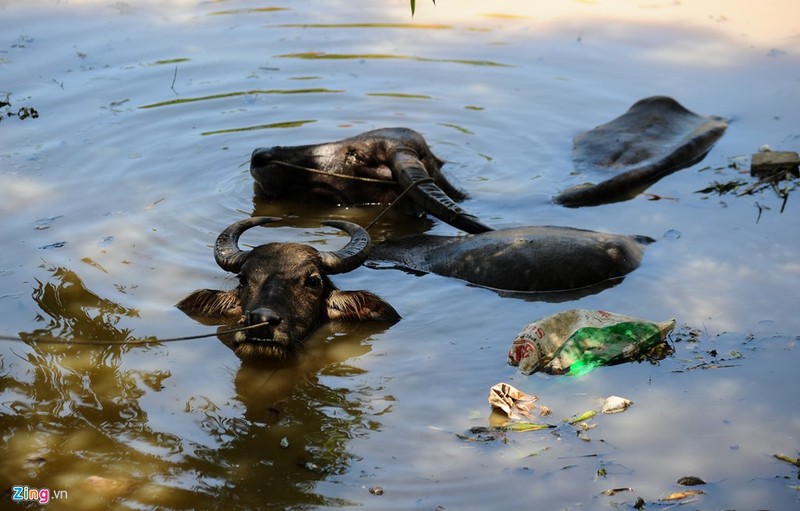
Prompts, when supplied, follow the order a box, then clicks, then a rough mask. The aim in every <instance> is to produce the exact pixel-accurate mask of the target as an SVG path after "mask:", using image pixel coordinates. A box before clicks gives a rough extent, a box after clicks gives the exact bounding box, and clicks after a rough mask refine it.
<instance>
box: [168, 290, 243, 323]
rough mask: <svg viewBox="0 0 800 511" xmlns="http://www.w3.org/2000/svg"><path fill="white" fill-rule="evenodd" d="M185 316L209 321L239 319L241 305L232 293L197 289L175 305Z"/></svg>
mask: <svg viewBox="0 0 800 511" xmlns="http://www.w3.org/2000/svg"><path fill="white" fill-rule="evenodd" d="M175 307H177V308H179V309H180V310H181V311H183V312H184V313H185V314H187V315H189V316H192V317H200V318H209V319H217V318H218V319H239V318H240V317H241V316H242V305H241V303H240V302H239V297H238V296H236V294H235V293H233V292H232V291H217V290H215V289H199V290H197V291H194V292H193V293H191V294H190V295H189V296H187V297H186V298H184V299H183V300H181V301H180V302H178V303H176V304H175Z"/></svg>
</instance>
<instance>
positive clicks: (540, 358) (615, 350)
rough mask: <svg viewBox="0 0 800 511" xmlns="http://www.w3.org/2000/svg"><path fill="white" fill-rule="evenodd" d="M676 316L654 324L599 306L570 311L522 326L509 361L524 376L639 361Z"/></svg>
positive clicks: (582, 371)
mask: <svg viewBox="0 0 800 511" xmlns="http://www.w3.org/2000/svg"><path fill="white" fill-rule="evenodd" d="M674 327H675V320H674V319H671V320H669V321H664V322H661V323H654V322H652V321H648V320H644V319H639V318H634V317H631V316H624V315H622V314H615V313H611V312H606V311H600V310H584V309H572V310H568V311H564V312H559V313H557V314H553V315H551V316H547V317H545V318H542V319H539V320H537V321H535V322H533V323H530V324H528V325H526V326H525V328H523V330H522V331H521V332H520V333H519V334H518V335H517V338H516V339H515V340H514V342H513V343H512V345H511V349H510V350H509V353H508V361H509V363H510V364H511V365H515V366H519V369H520V371H521V372H522V373H524V374H531V373H534V372H536V371H540V370H541V371H544V372H546V373H550V374H564V373H569V374H572V375H580V374H585V373H587V372H589V371H591V370H592V369H593V368H595V367H597V366H602V365H609V364H618V363H621V362H626V361H630V360H636V359H638V358H639V357H640V356H641V355H642V354H644V353H647V352H648V351H650V350H651V349H652V348H653V347H655V346H656V345H658V344H659V343H662V342H664V341H665V339H666V336H667V334H668V333H669V332H670V331H671V330H672V329H673V328H674Z"/></svg>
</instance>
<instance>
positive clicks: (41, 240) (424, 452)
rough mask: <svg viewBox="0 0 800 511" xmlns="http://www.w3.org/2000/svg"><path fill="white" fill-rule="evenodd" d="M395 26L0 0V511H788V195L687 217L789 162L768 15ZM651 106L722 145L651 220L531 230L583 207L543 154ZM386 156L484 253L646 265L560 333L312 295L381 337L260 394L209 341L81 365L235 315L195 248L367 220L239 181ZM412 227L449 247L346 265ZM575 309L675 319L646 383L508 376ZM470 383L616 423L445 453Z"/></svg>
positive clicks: (248, 11) (566, 9)
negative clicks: (618, 403)
mask: <svg viewBox="0 0 800 511" xmlns="http://www.w3.org/2000/svg"><path fill="white" fill-rule="evenodd" d="M417 4H418V5H417V13H416V16H415V17H414V18H413V19H412V18H411V17H410V13H409V6H408V2H407V1H405V0H392V1H385V2H374V1H370V2H366V1H364V2H333V1H325V0H316V1H293V2H288V1H283V0H276V1H275V2H257V3H256V2H244V1H236V0H231V1H206V2H197V1H188V0H184V1H173V2H160V1H159V2H156V1H147V2H112V1H106V0H103V1H100V0H98V1H91V0H89V1H81V0H72V1H62V2H57V1H52V2H46V1H29V0H26V1H22V0H19V1H13V0H12V1H8V0H6V1H0V100H3V101H4V102H6V103H10V105H6V106H3V107H2V109H0V112H2V115H3V118H2V121H0V212H1V214H2V220H1V221H0V222H1V224H0V225H2V231H1V232H2V234H0V236H1V237H2V251H0V334H2V335H4V336H21V337H23V338H25V339H26V340H27V342H19V341H17V342H14V341H2V342H0V438H2V440H1V441H0V488H2V493H0V499H1V500H0V508H2V509H23V508H38V504H35V503H32V502H30V501H26V502H15V501H14V495H13V491H12V487H13V486H23V487H24V486H27V487H28V488H29V489H32V488H35V489H48V490H49V491H50V495H51V498H50V502H49V503H48V506H51V507H52V508H54V509H81V510H86V509H152V508H158V509H284V508H291V509H309V508H317V507H349V506H360V507H362V508H364V509H398V510H399V509H403V510H406V509H427V510H433V509H448V510H453V509H489V508H500V507H502V508H507V509H522V508H526V509H632V508H633V506H636V505H637V502H638V508H641V507H642V505H644V506H645V507H646V508H647V509H652V508H656V509H662V508H666V507H667V506H668V505H670V504H668V503H667V502H661V501H659V499H661V498H664V497H665V496H668V495H669V494H671V493H673V492H676V491H681V490H684V489H685V488H684V487H681V486H679V485H678V484H677V483H676V481H677V480H678V479H679V478H681V477H684V476H690V475H691V476H697V477H700V478H702V479H703V480H705V481H706V483H707V484H706V485H703V486H700V487H694V488H699V489H702V491H703V492H704V493H703V494H698V495H695V496H693V497H687V498H686V499H684V500H682V501H680V502H686V501H690V502H689V503H688V504H687V505H686V506H681V508H687V509H689V508H690V509H741V510H744V509H772V510H787V509H798V506H799V504H800V491H799V490H798V485H800V480H799V479H798V468H796V467H794V466H792V465H791V464H789V463H787V462H784V461H781V460H778V459H776V458H774V457H773V455H774V454H785V455H787V456H790V457H797V456H798V450H800V406H798V405H800V397H798V396H800V384H799V383H798V381H800V379H798V378H797V369H796V368H797V366H798V364H800V347H798V341H799V339H800V337H799V336H800V314H799V313H798V309H799V308H800V307H799V306H800V299H798V288H799V287H800V262H798V249H800V230H799V229H798V225H800V224H799V222H798V215H800V195H798V194H797V193H794V194H792V193H789V196H788V200H786V201H785V203H784V200H783V199H782V198H781V197H780V196H779V195H778V194H777V193H776V191H775V190H773V189H766V190H764V191H761V192H759V193H757V194H754V195H746V196H742V197H737V196H736V194H735V193H727V194H723V195H720V194H717V193H713V192H707V193H697V191H698V190H702V189H705V188H709V187H712V186H716V185H717V184H718V183H726V182H730V181H734V180H741V181H745V182H750V181H749V180H750V179H751V178H750V177H749V176H748V175H747V169H748V166H749V156H750V155H751V154H752V153H753V152H755V151H757V150H758V149H759V147H761V146H762V145H764V144H768V145H769V146H771V147H772V148H774V149H776V150H791V151H797V150H800V8H798V6H797V3H796V1H795V0H776V1H772V2H761V3H758V4H754V3H752V2H745V1H738V0H737V1H712V0H698V1H696V2H672V1H660V0H655V1H649V2H640V1H620V2H612V1H604V0H597V1H563V2H549V1H544V0H542V1H531V0H526V1H521V0H519V1H507V2H484V1H479V0H471V1H462V2H452V1H451V2H448V1H446V0H443V1H440V2H437V5H436V6H433V5H432V4H431V2H426V1H420V2H417ZM652 95H670V96H672V97H674V98H676V99H677V100H678V101H680V102H681V103H682V104H684V105H685V106H686V107H687V108H689V109H691V110H693V111H695V112H698V113H701V114H714V115H720V116H724V117H726V118H728V119H729V120H730V126H729V128H728V131H727V133H726V134H725V136H724V137H723V138H722V139H721V140H720V142H719V143H718V144H717V145H716V146H715V147H714V148H713V149H712V151H711V152H710V153H709V154H708V156H707V157H706V158H705V159H704V160H703V161H702V162H700V163H698V164H697V165H694V166H693V167H690V168H688V169H685V170H683V171H680V172H678V173H675V174H673V175H671V176H669V177H667V178H665V179H663V180H662V181H661V182H659V183H657V184H656V185H654V186H653V187H651V188H650V189H649V190H648V191H649V192H650V193H651V194H653V195H652V196H640V197H638V198H636V199H634V200H631V201H628V202H622V203H617V204H610V205H606V206H600V207H592V208H584V209H567V208H563V207H559V206H556V205H554V204H552V202H551V200H550V198H551V197H552V196H553V195H555V194H556V193H558V192H559V191H561V190H563V189H564V188H566V187H567V186H569V185H573V184H577V183H581V182H583V181H586V180H592V179H595V180H596V178H594V177H592V176H580V175H575V174H574V173H573V172H572V163H571V149H572V138H573V137H574V136H575V135H577V134H579V133H581V132H583V131H585V130H588V129H590V128H592V127H594V126H597V125H599V124H601V123H604V122H608V121H610V120H611V119H613V118H615V117H617V116H618V115H620V114H622V113H623V112H625V111H626V110H627V109H628V107H629V106H630V105H632V104H633V103H634V102H635V101H636V100H638V99H640V98H644V97H647V96H652ZM31 109H33V110H35V111H36V112H37V113H38V117H35V118H34V117H33V116H30V117H27V118H24V119H23V118H22V117H24V116H25V114H26V113H27V114H30V113H32V112H31ZM9 114H13V115H9ZM17 114H20V115H17ZM387 126H406V127H410V128H413V129H415V130H417V131H419V132H421V133H423V134H424V135H425V137H426V138H427V140H428V141H429V143H430V145H431V146H432V148H433V150H434V151H435V152H436V153H437V154H438V155H439V156H440V157H442V158H444V159H446V160H448V162H449V163H448V164H447V166H446V167H445V169H446V170H447V171H448V172H449V175H450V176H452V178H453V179H454V180H455V181H456V182H458V183H459V184H460V186H462V187H463V188H464V189H466V190H467V191H468V192H469V193H470V194H471V199H470V200H468V201H467V202H466V204H465V206H466V207H467V209H469V210H470V211H472V212H474V213H476V214H478V215H480V216H481V217H482V218H483V219H484V220H486V221H487V222H489V223H491V224H493V225H495V226H498V227H510V226H522V225H547V224H550V225H568V226H574V227H582V228H588V229H595V230H602V231H609V232H619V233H636V234H644V235H648V236H651V237H653V238H656V239H657V240H658V241H657V242H656V243H655V244H653V245H651V246H650V247H648V249H647V252H646V255H645V259H644V263H643V265H642V267H641V268H639V269H638V270H637V271H635V272H634V273H633V274H631V275H630V276H629V277H628V278H626V279H625V280H624V282H622V283H621V284H620V285H618V286H616V287H614V288H611V289H608V290H605V291H603V292H601V293H599V294H596V295H592V296H588V297H585V298H582V299H580V300H576V301H573V302H568V303H545V302H529V301H524V300H518V299H513V298H503V297H500V296H498V295H497V294H495V293H493V292H492V291H489V290H486V289H480V288H475V287H469V286H466V285H464V284H463V283H461V282H459V281H455V280H451V279H447V278H444V277H439V276H435V275H429V276H416V275H410V274H406V273H403V272H400V271H394V270H385V269H384V270H375V269H369V268H360V269H358V270H356V271H354V272H352V273H350V274H346V275H340V276H336V277H335V278H334V281H335V282H336V283H337V285H338V286H339V287H341V288H342V289H368V290H371V291H373V292H375V293H378V294H379V295H381V296H382V297H383V298H385V299H386V300H387V301H389V302H390V303H391V304H392V305H393V306H394V307H395V308H396V309H397V310H398V311H399V312H400V313H401V314H402V315H403V319H402V321H400V322H398V323H397V324H394V325H391V326H389V325H360V326H351V327H344V328H343V327H340V326H335V325H328V326H325V327H323V328H322V329H321V330H320V331H318V332H317V333H316V334H315V335H314V337H313V339H312V340H311V345H310V348H309V350H308V353H307V354H306V356H304V357H303V359H302V360H301V361H300V362H299V363H298V364H297V365H296V366H293V367H287V368H283V369H280V370H266V369H260V370H254V369H249V368H242V366H241V364H240V362H239V360H237V359H236V358H235V357H234V355H233V354H232V352H230V351H229V350H228V349H227V348H226V347H225V346H224V345H223V344H222V343H221V342H219V340H217V339H215V338H210V339H205V340H195V341H185V342H174V343H151V344H147V345H137V344H134V343H132V342H129V343H126V344H123V345H109V344H108V343H104V342H103V341H107V340H116V341H125V340H127V341H131V340H134V339H143V338H147V337H150V336H154V337H158V338H162V339H163V338H168V337H175V336H183V335H194V334H203V333H213V332H214V327H209V326H204V325H201V324H198V323H196V322H195V321H193V320H192V319H190V318H188V317H186V316H184V315H183V314H182V313H180V312H179V311H178V310H176V309H175V308H174V307H173V305H174V304H175V303H176V302H177V301H178V300H179V299H181V298H182V297H183V296H185V295H186V294H187V293H189V292H190V291H192V290H194V289H197V288H203V287H211V288H219V287H227V286H233V281H234V279H233V278H232V277H231V276H227V275H225V274H224V272H223V271H222V270H220V269H219V268H217V266H216V265H215V263H214V260H213V256H212V250H211V245H212V244H213V241H214V239H215V237H216V235H217V234H218V233H219V232H220V230H221V229H222V228H224V227H225V226H227V225H228V224H229V223H231V222H233V221H235V220H238V219H240V218H242V217H245V216H248V215H251V214H254V213H258V214H278V215H280V216H283V217H285V220H284V221H283V222H282V223H280V224H278V225H276V226H274V227H269V228H268V229H258V230H256V231H257V232H249V233H248V234H247V236H246V237H245V239H244V240H243V241H244V242H245V243H249V244H254V243H256V244H257V243H260V242H263V241H266V240H267V239H270V240H299V241H303V242H307V243H311V244H313V245H315V246H318V247H338V246H341V244H342V243H343V237H342V236H340V235H338V234H337V233H336V231H334V230H333V229H329V228H323V227H320V226H319V221H320V220H324V219H328V218H347V219H355V220H357V221H360V222H364V223H366V222H367V221H369V220H370V219H372V218H373V217H374V216H375V215H376V214H377V212H378V209H377V208H375V209H373V208H364V209H359V210H356V209H349V210H348V209H342V208H337V207H331V206H315V205H301V204H296V203H291V202H282V203H263V202H260V201H255V202H254V200H253V195H252V183H251V178H250V176H249V173H248V171H247V164H248V159H249V155H250V152H251V151H252V150H253V149H254V148H256V147H259V146H271V145H294V144H305V143H312V142H322V141H328V140H336V139H340V138H345V137H347V136H351V135H353V134H356V133H359V132H361V131H366V130H369V129H373V128H379V127H387ZM781 186H782V187H783V188H790V187H791V186H792V183H784V184H782V185H781ZM654 198H660V200H653V199H654ZM424 229H430V230H431V232H434V233H439V234H455V231H454V230H453V229H451V228H450V227H448V226H446V225H443V224H440V223H438V222H436V223H433V222H431V223H427V222H424V221H419V222H414V221H410V220H408V219H406V218H404V217H401V216H399V215H389V216H388V217H387V218H386V219H384V220H383V221H382V223H381V225H380V226H379V227H378V228H377V230H375V231H373V236H374V237H375V238H376V239H384V238H386V237H390V236H397V235H399V234H407V233H411V232H419V231H421V230H424ZM573 307H580V308H588V309H595V308H600V309H606V310H611V311H614V312H619V313H623V314H630V315H636V316H641V317H645V318H650V319H653V320H664V319H668V318H672V317H674V318H676V319H677V321H678V325H680V327H679V329H678V330H677V331H676V333H674V334H673V335H672V337H671V343H672V345H673V347H674V349H675V353H674V354H672V355H670V356H668V357H667V358H666V359H664V360H663V361H661V363H660V364H658V365H656V364H651V363H647V362H644V363H631V364H625V365H619V366H614V367H604V368H598V369H596V370H594V371H593V372H591V373H589V374H588V375H585V376H582V377H568V376H559V377H555V376H546V375H533V376H528V377H526V376H522V375H520V374H519V373H518V372H517V371H516V369H515V368H513V367H510V366H508V365H507V364H506V353H507V350H508V348H509V346H510V344H511V341H512V340H513V339H514V337H515V335H516V334H517V332H518V331H519V330H520V329H521V328H522V327H523V326H524V325H525V324H526V323H528V322H531V321H533V320H535V319H537V318H539V317H541V316H544V315H547V314H550V313H553V312H557V311H560V310H564V309H568V308H573ZM42 335H46V336H56V337H58V338H59V339H61V340H63V341H64V342H63V343H60V344H43V343H39V342H37V341H36V338H37V336H42ZM76 340H89V341H97V342H96V344H90V345H86V344H70V342H69V341H76ZM501 381H506V382H509V383H512V384H513V385H515V386H517V387H518V388H520V389H522V390H524V391H526V392H529V393H533V394H536V395H538V396H539V398H540V401H541V403H543V404H545V405H547V406H548V407H550V408H551V409H552V410H553V416H552V417H551V418H549V419H548V421H550V422H552V423H554V424H562V423H561V419H562V418H565V417H569V416H571V415H573V414H576V413H580V412H583V411H585V410H588V409H592V408H594V407H596V406H597V405H598V402H600V401H601V400H602V399H603V398H605V397H607V396H610V395H619V396H623V397H626V398H628V399H631V400H633V401H634V405H633V406H632V407H631V408H630V409H629V410H627V411H626V412H624V413H622V414H617V415H609V416H605V415H604V416H600V417H596V418H595V419H593V420H591V421H589V422H590V423H592V424H595V425H596V427H595V428H594V429H589V430H587V431H581V430H580V429H579V428H578V427H575V426H569V425H560V426H559V427H558V428H556V429H554V430H549V431H532V432H517V433H507V434H506V435H505V436H504V438H498V439H496V440H494V441H487V442H475V441H470V440H478V439H481V440H485V439H486V438H485V437H480V438H474V437H470V435H469V430H470V428H473V427H476V426H488V425H489V416H490V409H489V405H488V403H487V400H486V396H487V395H488V391H489V388H490V387H491V386H492V385H494V384H495V383H497V382H501ZM458 435H462V437H459V436H458ZM463 436H466V437H467V439H465V438H463ZM378 488H380V489H381V490H382V494H380V493H381V491H378ZM370 489H372V491H371V490H370ZM610 489H630V490H624V491H617V492H615V493H614V494H613V495H608V494H604V493H603V492H604V491H605V490H610ZM56 497H58V498H56ZM638 499H641V501H639V500H638Z"/></svg>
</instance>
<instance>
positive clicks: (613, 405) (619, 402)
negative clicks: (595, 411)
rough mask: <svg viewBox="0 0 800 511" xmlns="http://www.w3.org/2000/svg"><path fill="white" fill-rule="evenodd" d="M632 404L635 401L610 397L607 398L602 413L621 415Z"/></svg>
mask: <svg viewBox="0 0 800 511" xmlns="http://www.w3.org/2000/svg"><path fill="white" fill-rule="evenodd" d="M632 404H633V401H631V400H630V399H625V398H624V397H619V396H609V397H608V398H606V400H605V402H604V403H603V407H602V408H601V409H600V411H601V412H603V413H620V412H624V411H625V410H627V409H628V407H630V406H631V405H632Z"/></svg>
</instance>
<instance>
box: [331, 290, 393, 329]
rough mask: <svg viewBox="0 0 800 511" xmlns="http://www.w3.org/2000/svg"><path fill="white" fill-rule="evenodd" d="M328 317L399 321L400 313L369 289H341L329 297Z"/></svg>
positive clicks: (345, 319)
mask: <svg viewBox="0 0 800 511" xmlns="http://www.w3.org/2000/svg"><path fill="white" fill-rule="evenodd" d="M326 306H327V313H328V319H330V320H332V321H336V320H339V321H365V320H373V321H397V320H398V319H400V314H398V313H397V311H396V310H394V307H392V306H391V305H389V304H388V303H386V302H385V301H383V299H382V298H381V297H379V296H378V295H375V294H373V293H370V292H369V291H340V290H338V289H335V290H334V291H333V292H332V293H331V294H330V296H329V297H328V300H327V303H326Z"/></svg>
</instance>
